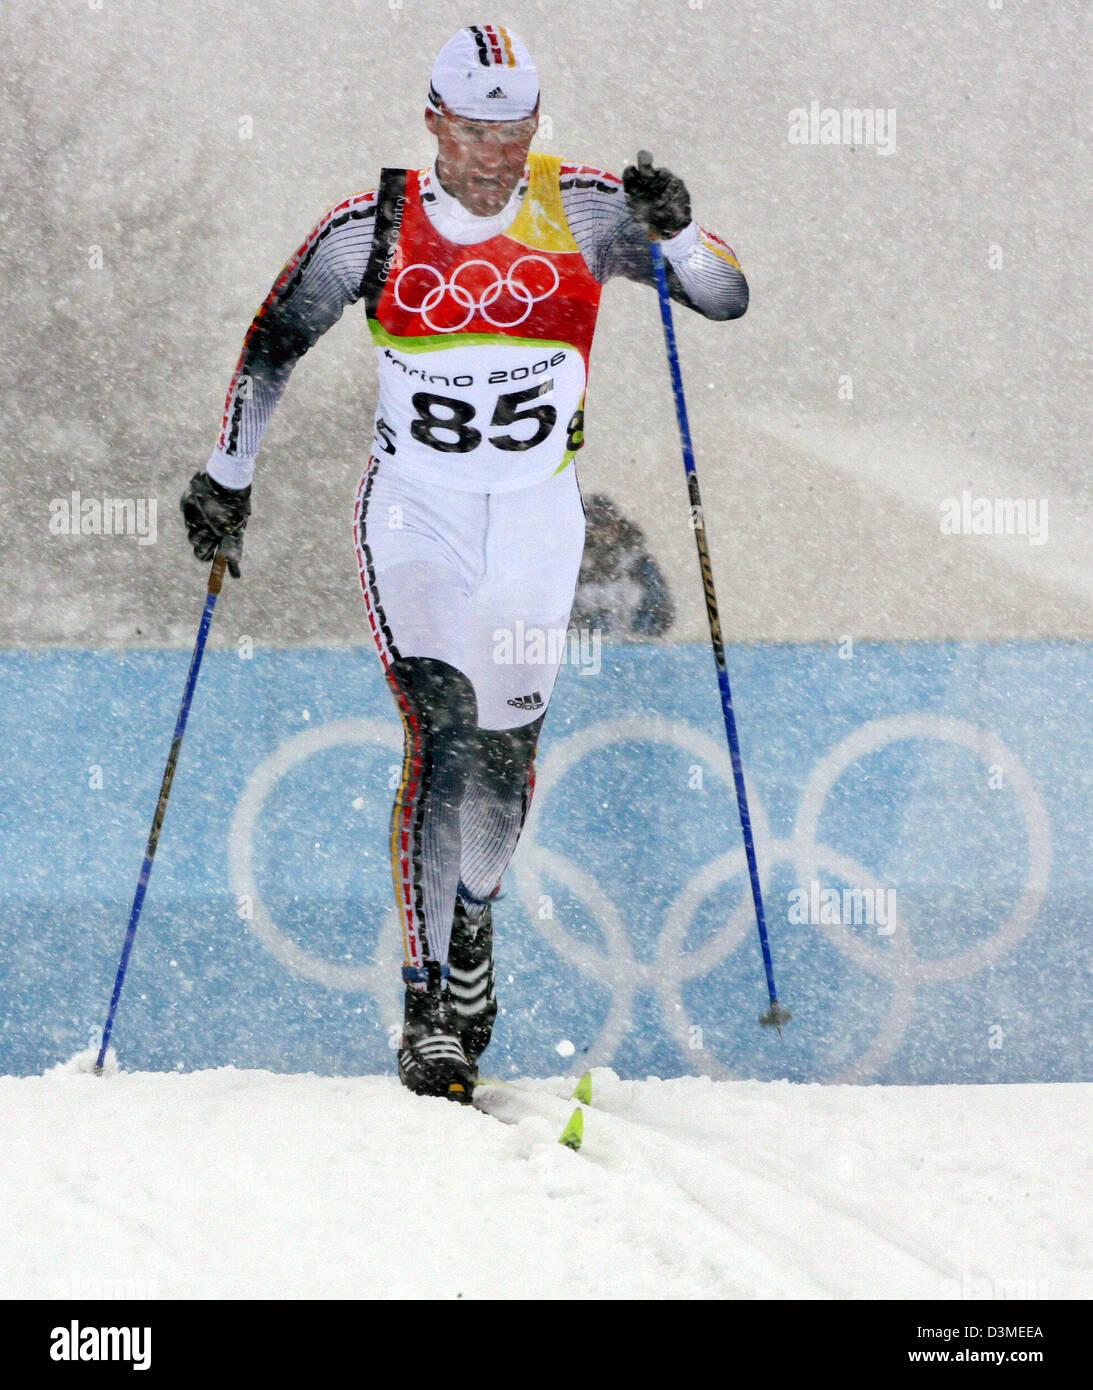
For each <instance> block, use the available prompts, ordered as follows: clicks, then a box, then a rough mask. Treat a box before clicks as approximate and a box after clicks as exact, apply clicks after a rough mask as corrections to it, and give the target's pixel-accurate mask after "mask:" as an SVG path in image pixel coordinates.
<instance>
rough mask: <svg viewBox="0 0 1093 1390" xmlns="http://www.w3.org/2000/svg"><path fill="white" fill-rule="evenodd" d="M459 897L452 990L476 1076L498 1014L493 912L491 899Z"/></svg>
mask: <svg viewBox="0 0 1093 1390" xmlns="http://www.w3.org/2000/svg"><path fill="white" fill-rule="evenodd" d="M472 912H473V913H474V915H473V916H472V915H471V913H469V912H468V911H467V904H466V903H465V902H464V900H463V898H462V896H460V895H457V896H456V900H455V918H454V920H453V922H452V939H451V945H450V946H449V948H448V971H449V975H448V990H449V993H450V996H451V1001H452V1012H453V1014H454V1015H455V1020H456V1024H457V1026H458V1029H459V1037H460V1041H461V1042H462V1044H463V1052H464V1054H465V1056H466V1058H467V1062H468V1063H469V1065H470V1066H471V1069H472V1070H473V1072H474V1074H475V1077H476V1078H477V1075H478V1059H479V1057H480V1056H481V1055H482V1053H483V1052H485V1050H486V1047H487V1045H488V1043H489V1040H490V1034H491V1033H492V1032H493V1021H494V1019H495V1018H496V1017H497V996H496V994H495V993H494V980H493V914H492V910H491V906H490V904H489V903H483V904H477V903H475V904H472Z"/></svg>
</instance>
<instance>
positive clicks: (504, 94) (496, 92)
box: [486, 87, 508, 98]
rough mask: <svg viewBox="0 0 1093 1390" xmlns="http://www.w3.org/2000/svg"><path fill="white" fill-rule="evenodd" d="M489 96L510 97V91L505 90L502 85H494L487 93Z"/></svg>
mask: <svg viewBox="0 0 1093 1390" xmlns="http://www.w3.org/2000/svg"><path fill="white" fill-rule="evenodd" d="M486 96H487V97H505V98H507V97H508V92H503V91H502V90H501V88H500V87H494V89H493V91H492V92H487V93H486Z"/></svg>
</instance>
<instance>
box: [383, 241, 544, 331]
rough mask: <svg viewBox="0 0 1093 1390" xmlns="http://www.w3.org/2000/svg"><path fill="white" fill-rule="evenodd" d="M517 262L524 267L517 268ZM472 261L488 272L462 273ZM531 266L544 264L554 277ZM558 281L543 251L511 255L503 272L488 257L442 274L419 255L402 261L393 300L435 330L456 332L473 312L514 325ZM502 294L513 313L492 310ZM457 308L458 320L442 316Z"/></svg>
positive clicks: (469, 268)
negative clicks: (404, 263)
mask: <svg viewBox="0 0 1093 1390" xmlns="http://www.w3.org/2000/svg"><path fill="white" fill-rule="evenodd" d="M521 266H523V267H525V268H524V269H523V270H521V269H520V267H521ZM476 267H480V268H481V269H482V270H484V271H485V272H486V273H487V274H486V275H485V276H484V275H480V274H470V275H467V274H466V273H465V272H470V271H473V270H474V269H475V268H476ZM536 267H543V268H544V269H545V270H546V271H547V272H548V274H549V275H551V276H553V283H552V284H551V283H549V281H548V279H547V276H546V275H544V274H543V270H542V269H537V268H536ZM430 279H431V281H432V283H430ZM479 282H484V283H479ZM560 283H561V276H560V275H559V274H558V270H557V267H556V266H554V265H552V264H551V262H550V261H548V260H546V258H545V257H543V256H521V257H520V258H519V259H518V260H515V261H513V263H512V265H510V266H509V268H508V271H507V272H502V271H501V270H499V269H498V267H497V266H495V265H494V264H493V263H492V262H490V261H481V260H476V261H464V262H463V263H462V265H458V266H456V268H455V269H454V270H453V271H452V273H451V275H449V276H448V278H447V279H446V280H445V278H444V276H443V275H442V274H441V272H440V271H439V270H437V268H436V266H435V265H425V264H424V263H423V262H421V261H418V262H416V263H415V264H414V265H408V266H406V268H405V269H404V270H402V271H401V272H400V274H399V277H398V279H397V280H396V281H395V303H396V304H397V305H398V306H399V308H400V309H405V310H406V312H407V313H410V314H420V315H421V317H422V318H423V319H424V321H425V322H426V323H427V324H428V326H429V327H430V328H431V329H432V330H433V332H434V333H458V332H459V330H460V329H461V328H466V326H467V324H469V323H470V321H471V320H472V319H473V318H474V316H475V314H476V313H477V314H481V316H482V317H483V318H484V319H485V320H486V322H487V323H491V324H493V326H494V327H495V328H515V327H516V325H517V324H519V323H523V322H524V320H525V319H526V318H527V317H528V316H529V315H530V313H531V311H532V309H533V308H534V307H535V305H536V304H538V303H539V302H540V301H541V300H544V299H549V298H550V296H551V295H552V294H553V293H554V291H555V290H556V289H557V288H558V286H559V284H560ZM502 295H506V296H507V297H508V298H509V299H511V300H513V301H515V304H516V307H517V310H518V312H517V314H516V316H515V318H514V317H511V316H507V317H506V316H501V317H497V316H495V313H494V312H493V306H494V305H496V304H497V301H498V300H499V299H500V298H501V296H502ZM415 300H416V301H417V302H416V303H415V302H413V301H415ZM442 304H443V306H444V308H443V309H441V305H442ZM438 311H439V312H438ZM460 313H461V314H462V318H460V319H459V320H458V322H455V323H449V322H446V320H447V319H448V318H450V317H455V315H457V314H460Z"/></svg>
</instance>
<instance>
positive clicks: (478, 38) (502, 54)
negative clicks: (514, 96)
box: [467, 24, 516, 68]
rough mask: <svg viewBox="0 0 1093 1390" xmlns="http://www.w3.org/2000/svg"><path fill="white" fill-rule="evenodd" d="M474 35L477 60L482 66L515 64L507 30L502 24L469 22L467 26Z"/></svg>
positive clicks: (507, 66)
mask: <svg viewBox="0 0 1093 1390" xmlns="http://www.w3.org/2000/svg"><path fill="white" fill-rule="evenodd" d="M467 27H468V28H469V29H470V32H471V33H472V34H473V35H474V42H475V45H476V47H477V48H478V61H479V62H480V63H481V64H482V66H483V67H484V68H497V67H506V68H514V67H515V66H516V54H515V53H514V52H513V51H512V40H511V39H510V38H509V31H508V30H507V29H506V28H505V27H504V25H502V24H483V25H477V24H470V25H468V26H467Z"/></svg>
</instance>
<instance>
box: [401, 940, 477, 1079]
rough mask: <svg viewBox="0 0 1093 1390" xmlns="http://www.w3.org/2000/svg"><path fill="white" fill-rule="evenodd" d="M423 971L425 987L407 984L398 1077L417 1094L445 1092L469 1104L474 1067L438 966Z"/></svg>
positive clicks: (431, 964)
mask: <svg viewBox="0 0 1093 1390" xmlns="http://www.w3.org/2000/svg"><path fill="white" fill-rule="evenodd" d="M425 970H426V971H427V972H428V973H427V976H426V978H427V979H428V987H427V988H426V989H411V988H410V986H409V984H407V986H406V1004H405V1012H404V1015H403V1024H402V1042H401V1046H400V1047H399V1053H398V1075H399V1080H400V1081H401V1082H402V1084H403V1085H404V1086H405V1087H407V1088H408V1089H409V1090H411V1091H413V1092H414V1094H415V1095H419V1096H446V1097H447V1098H448V1100H454V1101H458V1102H460V1103H461V1104H462V1105H469V1104H470V1102H471V1099H472V1097H473V1095H474V1082H475V1068H474V1066H473V1064H472V1063H470V1062H469V1061H468V1060H467V1055H466V1053H465V1052H464V1050H463V1043H462V1041H461V1038H460V1034H459V1027H458V1021H457V1019H456V1017H455V1015H454V1012H453V1010H452V1000H451V996H450V995H449V993H448V991H447V989H445V988H444V985H445V981H444V980H443V979H442V978H441V972H440V967H439V966H438V965H436V964H435V962H433V963H430V964H429V965H427V966H426V967H425ZM404 973H405V972H404Z"/></svg>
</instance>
